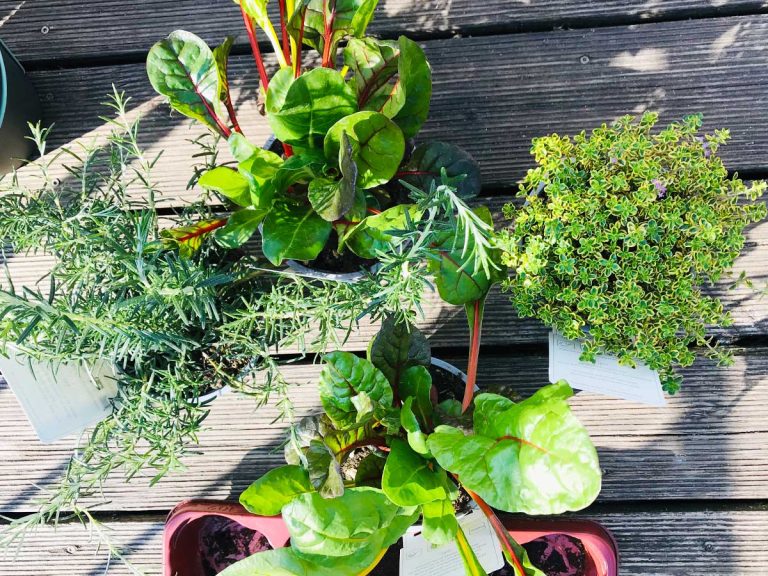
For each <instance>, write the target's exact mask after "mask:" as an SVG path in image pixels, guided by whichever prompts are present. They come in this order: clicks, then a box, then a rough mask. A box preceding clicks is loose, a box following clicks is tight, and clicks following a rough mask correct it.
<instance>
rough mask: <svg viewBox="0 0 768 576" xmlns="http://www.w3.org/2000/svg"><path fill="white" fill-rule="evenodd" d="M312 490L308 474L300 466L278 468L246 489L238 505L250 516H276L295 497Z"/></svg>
mask: <svg viewBox="0 0 768 576" xmlns="http://www.w3.org/2000/svg"><path fill="white" fill-rule="evenodd" d="M312 490H313V488H312V485H311V484H310V483H309V474H307V471H306V470H304V469H303V468H302V467H301V466H290V465H288V466H280V467H279V468H274V469H272V470H270V471H269V472H267V473H266V474H264V476H262V477H261V478H259V479H258V480H256V482H254V483H253V484H251V485H250V486H249V487H248V488H246V490H245V491H244V492H243V493H242V494H240V504H242V505H243V506H244V507H245V509H246V510H248V512H250V513H251V514H257V515H259V516H277V515H278V514H280V512H281V511H282V509H283V506H285V505H286V504H288V502H290V501H291V500H293V499H294V498H295V497H296V496H297V495H299V494H303V493H304V492H311V491H312Z"/></svg>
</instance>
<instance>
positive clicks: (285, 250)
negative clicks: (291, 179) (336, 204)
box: [262, 201, 331, 265]
mask: <svg viewBox="0 0 768 576" xmlns="http://www.w3.org/2000/svg"><path fill="white" fill-rule="evenodd" d="M330 234H331V223H330V222H327V221H325V220H323V219H322V218H321V217H320V216H318V215H317V213H316V212H315V211H314V209H313V208H312V206H310V205H308V204H307V205H301V204H294V203H292V202H290V201H279V202H278V201H276V202H275V204H274V206H273V208H272V210H270V212H269V214H268V215H267V217H266V218H265V219H264V228H263V230H262V237H263V243H262V251H263V252H264V255H265V256H266V257H267V258H268V259H269V261H270V262H272V263H273V264H275V265H279V264H280V263H281V262H282V261H283V260H284V259H286V258H293V259H295V260H312V259H314V258H317V255H318V254H320V251H321V250H322V249H323V246H325V243H326V242H327V241H328V237H329V236H330Z"/></svg>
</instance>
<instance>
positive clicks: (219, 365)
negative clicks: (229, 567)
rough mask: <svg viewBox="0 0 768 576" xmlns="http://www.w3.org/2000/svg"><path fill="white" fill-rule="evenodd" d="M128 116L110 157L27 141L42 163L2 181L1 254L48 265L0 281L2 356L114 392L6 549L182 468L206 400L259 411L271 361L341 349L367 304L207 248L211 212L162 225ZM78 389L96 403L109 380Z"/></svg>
mask: <svg viewBox="0 0 768 576" xmlns="http://www.w3.org/2000/svg"><path fill="white" fill-rule="evenodd" d="M126 104H127V99H126V98H125V97H124V95H122V94H119V93H115V94H114V95H113V100H112V107H113V108H114V112H115V117H114V118H113V119H111V120H110V122H111V124H112V127H113V131H112V133H111V134H110V135H109V137H108V140H107V142H106V143H104V144H103V145H96V144H87V145H82V147H79V148H77V149H72V148H63V149H60V150H59V151H58V152H57V154H49V155H46V154H45V152H46V138H47V136H48V130H45V129H41V128H40V127H39V126H36V127H33V139H34V140H35V142H36V144H37V146H38V149H39V152H40V156H41V158H40V159H39V160H38V161H36V162H35V163H34V164H32V165H30V166H27V167H25V169H24V174H23V175H22V174H20V173H14V174H13V176H12V177H10V178H8V179H6V180H4V181H3V182H2V183H0V238H2V241H3V242H2V245H3V246H5V245H10V246H11V247H12V248H13V250H14V252H15V253H17V254H19V255H22V254H25V253H28V252H42V253H45V254H47V255H49V256H50V257H51V258H52V261H53V264H52V268H51V269H50V270H48V271H41V279H40V282H39V283H38V284H37V285H34V286H24V287H23V288H21V287H19V286H16V285H15V284H14V283H13V277H12V275H10V276H8V277H5V276H4V277H3V280H0V354H2V355H3V356H7V355H13V356H18V357H22V358H23V359H24V362H25V363H28V364H29V365H30V366H32V367H33V368H34V367H38V368H39V367H44V370H42V371H40V370H38V374H39V373H41V372H45V373H46V374H55V375H58V376H59V377H62V375H63V374H65V373H69V372H70V371H69V370H68V368H69V367H74V368H83V369H84V371H85V372H94V371H95V368H96V367H101V366H103V365H105V364H106V366H107V367H108V368H110V370H109V372H112V374H109V375H108V377H109V378H110V379H111V380H113V381H116V382H114V384H116V385H114V386H113V384H110V385H109V389H108V394H107V396H106V397H105V398H104V401H105V404H106V405H105V408H106V410H105V412H104V413H103V414H102V418H103V419H102V420H101V421H100V422H98V423H97V424H96V426H95V428H94V430H93V431H92V433H90V434H89V435H87V436H84V437H83V438H84V443H83V444H82V445H80V446H78V449H77V450H76V452H75V455H74V456H73V458H72V460H71V462H70V464H69V466H68V467H67V469H66V472H65V475H64V478H63V479H62V481H61V483H60V485H59V486H58V488H56V489H54V490H51V491H50V496H49V498H47V499H46V500H45V501H44V502H43V503H42V505H41V506H40V509H39V511H38V512H37V513H35V514H33V515H31V516H28V517H23V518H19V519H16V520H14V521H13V522H11V524H10V525H9V526H6V527H4V528H3V531H2V535H0V545H3V544H7V543H10V542H12V541H14V539H15V536H14V535H16V534H18V533H19V531H22V532H23V531H24V530H26V529H28V528H31V527H34V526H36V525H39V524H41V523H44V522H49V521H50V522H56V521H57V520H58V518H59V517H60V514H61V512H62V510H72V509H74V510H75V513H76V514H77V515H78V516H79V517H80V518H81V519H84V520H90V519H91V517H90V515H89V514H88V513H87V511H86V510H84V509H82V508H81V507H79V506H78V501H79V500H80V499H81V498H82V497H83V496H86V495H91V494H94V493H98V492H99V490H100V486H101V484H102V483H103V482H104V480H105V479H106V478H107V477H108V476H110V475H111V474H112V473H113V472H118V471H121V472H123V473H124V474H125V477H126V479H130V478H132V477H133V476H134V475H136V474H138V473H139V472H142V473H143V474H146V473H147V472H150V473H151V474H154V481H157V480H159V479H160V478H161V477H162V476H164V475H165V474H166V473H168V472H171V471H174V470H176V469H180V468H183V464H182V460H183V456H184V455H185V453H186V452H187V450H188V448H189V446H190V445H194V444H196V443H197V438H198V433H199V431H200V430H201V428H202V423H203V421H204V419H205V416H206V414H207V412H208V410H209V408H210V407H209V405H208V400H209V399H210V398H211V396H208V397H207V398H206V396H205V395H206V394H211V393H214V394H215V391H216V390H220V389H221V388H223V387H226V386H230V385H231V386H232V387H235V388H237V389H239V390H243V391H245V392H247V393H248V394H250V395H253V396H255V397H256V398H257V400H258V399H260V400H261V401H263V400H265V399H266V398H267V396H268V395H269V394H271V393H280V392H281V390H282V387H284V386H285V383H284V381H283V380H282V379H281V377H280V375H279V366H278V358H276V357H274V356H273V354H274V352H275V349H276V347H278V346H279V347H281V348H283V347H289V348H292V349H293V350H295V351H296V353H308V352H314V351H322V350H324V349H325V346H326V343H329V342H333V344H334V346H337V345H339V344H340V343H341V341H340V339H339V338H338V337H337V336H336V333H337V332H336V331H339V332H340V333H342V334H343V333H347V332H348V331H349V330H350V327H351V326H352V325H353V324H354V322H355V321H356V318H357V317H358V315H359V313H360V307H361V306H364V304H363V302H364V298H363V297H362V295H361V292H360V290H361V288H364V285H363V286H361V287H357V286H353V285H349V286H347V285H344V286H341V287H339V286H332V285H330V284H328V283H322V282H313V283H308V282H306V281H304V280H303V279H302V278H300V277H295V276H286V275H277V274H274V273H271V272H269V271H265V266H264V263H263V262H262V261H261V260H260V259H259V258H258V257H256V256H253V255H250V254H249V253H248V252H246V251H242V252H236V251H232V250H228V249H224V248H222V247H220V246H218V245H216V244H214V243H210V242H207V243H206V242H203V241H202V239H198V238H199V236H198V230H199V228H200V226H201V222H203V223H204V222H211V221H214V222H215V216H214V215H213V214H212V213H211V212H210V210H209V208H208V207H207V206H206V205H205V204H202V203H199V204H194V205H190V206H187V207H186V208H184V209H181V210H179V211H176V212H175V213H174V212H173V211H168V212H166V213H165V214H163V213H161V212H160V207H159V206H158V202H159V200H158V199H157V196H159V195H158V194H157V192H158V191H157V189H156V187H155V184H154V181H153V177H152V172H151V169H152V166H153V165H154V163H155V160H156V158H150V157H146V156H145V155H144V153H143V151H142V150H141V148H140V146H139V144H138V141H137V137H138V136H137V135H138V132H139V126H138V121H135V122H134V121H129V120H128V116H127V113H126ZM61 158H69V159H71V162H68V163H67V164H68V165H66V174H67V175H66V176H64V177H62V178H61V179H59V178H55V177H54V176H53V175H52V174H54V173H56V171H57V169H60V168H61V167H60V166H58V164H57V163H58V162H59V160H60V159H61ZM35 169H36V170H37V174H34V171H35ZM35 176H37V177H35ZM6 243H7V244H6ZM191 246H194V247H195V248H196V250H192V249H191V248H190V247H191ZM3 256H5V252H4V253H3ZM369 281H370V282H373V280H369ZM385 308H386V306H384V307H383V308H382V309H385ZM310 323H312V327H313V328H314V329H315V330H316V334H317V337H316V338H314V339H311V338H310V337H309V336H308V333H309V325H310ZM85 372H84V373H85ZM99 372H100V373H101V372H103V370H101V369H100V368H99ZM257 372H258V373H259V375H258V378H257V377H256V373H257ZM104 376H105V377H106V376H107V375H106V374H105V375H104ZM76 377H77V376H76ZM83 378H85V376H80V379H81V380H82V379H83ZM81 383H82V382H81ZM59 384H62V382H59ZM84 384H85V386H86V388H87V387H88V386H91V385H93V388H94V389H95V388H96V387H97V386H99V385H100V384H101V385H104V381H103V380H100V379H99V378H94V381H93V382H85V383H84ZM25 385H26V386H27V387H31V388H33V389H34V388H35V386H36V383H35V382H33V381H30V382H25ZM42 385H43V384H42V382H38V383H37V388H38V390H37V391H38V392H40V389H41V387H42ZM38 396H39V397H40V398H41V399H40V400H39V401H40V402H45V401H48V402H52V400H50V399H46V395H45V394H44V393H40V394H38ZM38 408H40V406H38ZM92 423H93V422H91V421H87V422H86V421H83V422H82V423H81V425H80V427H79V428H78V430H74V429H72V430H63V431H62V432H64V433H67V432H77V431H79V430H82V429H83V428H84V427H85V426H86V425H88V424H92ZM46 439H48V440H52V439H55V438H46Z"/></svg>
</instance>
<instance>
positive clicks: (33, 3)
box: [0, 0, 768, 576]
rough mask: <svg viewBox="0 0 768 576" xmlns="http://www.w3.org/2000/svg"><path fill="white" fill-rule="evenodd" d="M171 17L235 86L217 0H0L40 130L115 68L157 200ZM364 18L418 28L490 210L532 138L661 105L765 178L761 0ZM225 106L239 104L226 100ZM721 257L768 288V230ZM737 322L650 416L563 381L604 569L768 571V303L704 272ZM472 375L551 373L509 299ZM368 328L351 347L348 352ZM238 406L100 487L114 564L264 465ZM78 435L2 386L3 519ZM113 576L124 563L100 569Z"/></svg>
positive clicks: (32, 548) (185, 157)
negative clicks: (191, 452)
mask: <svg viewBox="0 0 768 576" xmlns="http://www.w3.org/2000/svg"><path fill="white" fill-rule="evenodd" d="M176 28H186V29H189V30H191V31H193V32H196V33H198V34H200V35H201V36H203V37H204V38H205V39H206V40H208V41H210V42H216V41H219V40H221V39H222V38H223V37H224V36H225V34H227V33H237V34H240V36H239V38H238V45H237V48H236V51H235V53H236V54H237V56H236V57H235V58H234V64H233V74H232V76H233V78H238V79H242V77H243V75H242V72H243V71H246V70H247V71H248V77H247V78H246V80H245V81H244V82H240V81H238V82H237V89H238V90H239V91H240V92H241V94H243V96H246V95H249V94H253V92H254V89H255V84H254V82H255V79H256V74H255V73H253V72H252V60H251V58H250V56H248V53H247V47H246V45H245V37H244V35H243V34H242V33H241V26H240V21H239V16H238V13H237V9H236V8H235V6H234V5H233V4H232V2H231V0H209V1H207V2H202V1H200V0H197V1H195V0H173V1H171V2H169V1H168V0H142V1H141V2H135V3H129V2H125V1H124V0H90V1H86V0H26V1H24V0H0V37H2V38H3V40H4V41H5V42H6V43H7V44H8V45H9V46H10V48H11V49H12V50H14V51H15V52H16V54H17V56H18V57H19V58H20V59H21V60H22V62H23V63H25V64H26V65H27V67H28V68H29V69H30V71H31V74H32V76H33V78H34V81H35V83H36V86H37V88H38V91H39V93H40V96H41V99H42V101H43V105H44V107H45V113H46V121H47V122H49V123H53V122H55V123H56V131H55V133H54V140H55V143H57V144H62V143H70V142H72V141H74V140H77V139H79V138H83V137H85V138H91V137H93V136H98V135H99V134H100V133H103V132H104V127H103V126H102V125H101V124H102V123H101V122H100V121H99V120H98V117H99V115H101V114H103V113H104V109H103V108H102V107H101V106H100V103H101V102H103V101H104V97H105V95H106V94H107V93H108V92H109V91H110V90H111V84H112V83H114V84H115V85H116V86H117V87H118V88H119V89H122V90H125V91H126V92H127V93H128V94H129V95H130V96H132V97H133V101H132V106H133V107H134V108H135V111H136V113H142V114H143V115H144V117H145V120H144V130H143V139H144V142H145V144H146V145H147V146H148V147H149V148H150V149H151V150H156V151H157V150H161V149H162V150H164V155H163V158H162V160H161V162H160V164H159V168H158V176H159V179H160V180H161V182H162V183H163V189H164V192H165V198H166V202H167V203H168V204H169V205H171V204H177V203H181V202H184V201H187V200H189V199H190V198H191V197H193V196H194V194H196V191H187V190H185V184H186V182H187V180H188V178H189V174H190V150H191V147H190V145H189V143H188V142H187V140H189V139H191V138H193V137H195V136H197V135H198V133H199V132H200V130H199V129H191V128H190V123H188V122H186V121H184V120H182V119H181V118H179V117H178V116H173V117H172V116H171V115H170V114H169V112H168V108H167V107H166V106H165V105H163V104H162V103H161V100H160V99H159V98H157V97H155V96H154V95H153V93H152V91H151V88H150V86H149V83H148V81H147V79H146V75H145V73H144V65H143V60H144V57H145V54H146V51H147V50H148V48H149V47H150V46H151V44H152V43H153V42H154V41H156V40H157V39H159V38H160V37H162V36H164V35H166V34H167V33H169V32H170V31H172V30H174V29H176ZM373 31H374V32H375V33H377V34H380V35H382V36H386V37H396V36H397V35H399V34H401V33H407V34H409V35H411V36H413V37H414V38H416V39H418V40H419V41H422V42H423V44H424V46H425V49H426V50H427V54H428V57H429V59H430V61H431V63H432V66H433V68H434V81H435V95H434V99H433V104H432V113H431V118H430V121H429V122H428V125H427V127H426V130H425V136H431V137H439V138H444V139H446V140H450V141H453V142H456V143H458V144H460V145H462V146H464V147H466V148H467V149H468V150H470V151H471V152H472V153H473V154H474V155H475V157H476V158H477V159H478V160H479V161H480V164H481V166H482V169H483V177H484V184H485V195H486V196H487V198H485V200H487V201H489V202H490V203H491V204H492V205H493V207H495V208H496V209H498V208H499V207H500V206H501V204H502V203H503V202H504V201H505V200H506V199H508V198H509V197H510V196H511V195H512V194H513V193H514V188H515V182H516V181H517V180H518V179H519V178H521V176H522V175H523V174H524V171H525V170H526V169H527V167H529V166H530V165H531V159H530V157H529V155H528V149H529V145H530V139H531V138H532V137H534V136H537V135H542V134H546V133H548V132H551V131H557V132H560V133H573V132H576V131H578V130H580V129H582V128H590V127H593V126H595V125H597V124H599V123H600V122H602V121H610V120H611V119H613V118H615V117H617V116H619V115H622V114H626V113H638V112H642V111H644V110H658V111H660V112H661V115H662V120H664V121H671V120H674V119H678V118H679V117H680V116H681V115H683V114H686V113H691V112H703V113H704V115H705V128H707V129H713V128H716V127H728V128H730V129H731V132H732V136H733V139H732V141H731V143H730V144H729V146H727V147H726V148H725V149H724V153H723V156H724V158H725V159H726V162H727V164H728V166H729V168H730V169H732V170H734V171H738V172H739V173H740V174H741V175H742V176H745V177H749V178H761V177H768V138H766V133H767V132H766V126H768V5H766V3H765V2H764V1H763V0H757V1H755V0H625V1H622V0H605V1H597V0H547V1H536V0H533V1H531V0H485V1H483V2H476V1H474V0H421V1H419V0H381V1H380V8H379V10H378V16H377V19H376V21H375V25H374V27H373ZM241 102H242V100H241ZM238 116H239V117H240V120H241V124H243V125H244V126H245V127H247V132H248V135H249V136H250V137H252V138H253V139H255V140H258V139H259V138H264V137H266V135H267V133H268V128H267V126H266V123H265V122H264V121H263V119H261V118H260V117H259V116H258V114H257V113H256V110H255V107H254V106H253V103H252V102H251V103H247V102H246V103H243V104H242V106H241V111H240V112H239V114H238ZM10 266H11V270H12V272H13V274H14V277H15V278H16V279H17V281H19V282H21V283H24V282H27V283H31V282H33V281H34V279H35V278H36V277H38V276H39V275H40V274H41V271H42V270H44V269H45V266H46V259H45V258H44V257H36V258H29V259H22V258H14V259H12V260H11V261H10ZM737 268H738V269H740V270H746V271H747V272H748V273H749V274H750V275H751V276H752V277H753V278H755V279H756V280H758V281H760V280H762V281H763V282H765V281H768V223H762V224H759V225H756V226H754V227H752V228H751V229H750V230H749V238H748V244H747V247H746V249H745V252H744V254H743V255H742V257H741V258H740V259H739V261H738V265H737ZM711 290H713V291H714V292H715V293H717V294H719V295H721V296H722V297H723V299H724V300H725V301H726V303H727V305H728V308H729V309H730V310H731V311H732V314H733V317H734V325H733V326H731V327H730V328H727V329H722V330H718V331H717V332H716V334H717V336H718V337H719V338H720V339H721V340H723V341H725V342H726V343H727V344H728V345H730V346H733V347H734V348H736V349H737V350H736V362H735V365H734V366H732V367H730V368H717V367H715V366H713V365H711V364H710V363H707V362H701V363H698V364H696V365H695V366H694V367H692V368H690V369H688V370H686V371H685V374H684V376H685V384H684V387H683V390H682V392H681V393H680V394H679V395H678V396H677V397H675V398H672V399H671V400H670V402H669V406H668V407H667V408H664V409H658V408H650V407H642V406H638V405H635V404H631V403H628V402H623V401H620V400H613V399H608V398H604V397H599V396H594V395H588V394H579V395H578V396H577V397H576V398H575V399H574V402H573V404H574V407H575V411H576V412H577V414H578V416H579V417H580V418H581V419H582V421H583V422H584V423H585V424H586V425H587V427H588V428H589V430H590V432H591V434H592V437H593V439H594V441H595V443H596V445H597V446H598V451H599V452H600V457H601V462H602V465H603V468H604V472H605V480H604V489H603V492H602V494H601V496H600V499H599V501H598V502H597V503H596V504H595V505H594V506H593V507H592V508H591V509H589V510H587V511H585V512H584V513H581V514H579V515H578V516H580V517H587V518H594V519H597V520H599V521H601V522H603V523H604V524H605V525H606V526H607V527H608V528H609V529H610V530H612V531H613V532H614V534H615V536H616V538H617V540H618V542H619V546H620V549H621V574H622V575H637V576H652V575H675V576H677V575H681V576H682V575H686V576H701V575H704V574H707V575H722V576H725V575H728V576H738V575H747V574H754V575H765V574H768V568H767V567H768V540H767V539H766V536H765V534H766V530H767V529H768V297H764V298H762V299H761V298H759V297H758V296H756V295H754V294H753V293H752V292H750V291H749V290H747V289H738V290H730V291H729V290H728V289H727V285H726V284H723V285H718V286H715V287H712V288H711ZM486 326H487V328H486V331H485V335H484V340H483V343H484V347H483V350H482V356H481V362H482V367H481V370H480V377H479V382H480V383H481V385H482V386H494V387H495V386H509V387H514V388H515V389H518V390H520V391H521V392H525V391H527V390H531V389H533V388H535V387H537V386H540V385H542V384H544V383H545V382H546V381H547V358H546V352H547V350H546V331H545V330H544V329H543V327H542V326H541V325H540V324H538V323H537V322H534V321H530V320H519V319H517V318H515V316H514V314H513V312H512V311H511V306H510V305H509V304H508V301H507V299H506V297H505V296H504V295H501V294H494V296H493V297H492V298H491V301H490V303H489V305H488V308H487V324H486ZM423 327H424V329H425V331H426V332H427V333H428V334H429V335H430V339H431V342H432V344H433V347H434V348H435V350H436V354H437V355H440V356H442V357H445V358H446V359H455V360H456V362H457V364H459V365H462V363H463V355H464V349H465V348H466V337H467V334H466V328H465V321H464V318H463V315H462V313H461V311H460V310H457V309H455V308H451V307H447V306H444V305H441V304H440V303H439V302H438V299H437V298H434V299H433V300H432V303H431V305H430V306H429V308H428V310H427V314H426V318H425V320H424V322H423ZM373 330H374V328H373V327H364V329H363V330H361V332H360V333H359V334H358V335H355V336H354V337H353V338H352V339H351V341H350V343H349V346H348V347H349V349H351V350H362V349H363V348H364V346H365V344H366V342H367V340H368V339H369V337H370V335H371V334H372V333H373ZM314 374H316V369H315V368H313V367H311V366H297V367H294V368H292V369H291V370H290V372H289V373H288V375H289V377H290V379H291V380H292V381H293V382H295V383H296V384H301V386H297V387H295V388H293V395H294V397H295V402H296V406H297V411H298V413H302V412H306V411H309V410H312V409H313V408H315V407H316V406H317V403H318V402H317V394H316V389H315V387H314V384H313V375H314ZM272 419H273V412H271V410H270V409H269V408H266V409H262V410H259V411H254V406H253V404H252V402H250V401H249V400H248V399H245V398H240V397H236V396H234V395H230V396H228V397H225V398H222V399H220V400H217V401H216V403H215V405H214V408H213V411H212V414H211V416H210V418H209V419H208V420H207V424H208V428H209V429H208V430H207V431H206V432H205V433H204V434H203V435H202V437H201V444H202V446H201V448H202V454H200V455H198V456H193V457H191V458H190V459H189V460H188V465H189V470H188V471H187V472H185V473H183V474H177V475H174V476H169V477H168V478H166V479H164V480H163V481H162V482H160V484H159V485H157V486H155V487H153V488H152V489H149V488H148V486H147V479H145V478H138V479H135V480H134V481H133V482H131V483H129V484H124V483H122V482H120V481H119V480H116V481H114V482H112V483H110V484H109V485H107V486H105V496H106V497H107V499H108V500H109V503H108V504H106V505H103V506H101V507H100V508H99V509H100V510H101V515H102V516H101V517H102V519H103V520H104V522H105V523H106V525H107V526H109V527H110V528H112V529H113V534H112V537H113V539H114V540H115V541H116V542H117V543H118V544H120V545H123V546H125V547H127V548H128V549H129V550H130V552H129V558H130V559H131V560H132V561H133V562H134V563H135V564H136V565H137V566H138V567H139V568H141V569H143V570H144V571H145V573H146V574H148V575H159V574H160V560H161V534H162V525H163V521H164V517H165V514H166V513H167V512H168V510H169V509H170V508H171V507H172V506H173V505H174V504H175V503H176V502H178V501H180V500H183V499H186V498H192V497H212V498H230V497H236V495H237V494H238V493H239V491H240V490H242V489H243V488H244V487H245V486H246V485H247V484H248V483H249V482H250V481H251V480H253V479H254V478H255V477H256V476H258V475H259V474H260V473H262V472H264V471H265V470H266V469H267V468H268V467H270V466H271V465H272V464H274V463H277V462H278V461H279V460H280V457H279V455H276V454H274V453H272V448H273V447H274V446H275V445H276V444H277V443H278V442H279V440H280V438H281V435H282V433H283V432H284V430H285V426H282V425H270V422H271V421H272ZM72 442H73V440H69V441H63V442H60V443H58V444H55V445H51V446H44V445H42V444H40V443H39V442H37V441H36V439H35V437H34V433H33V432H32V430H31V428H30V426H29V425H28V423H27V422H26V420H25V418H24V416H23V415H22V413H21V410H20V408H19V407H18V405H17V404H16V401H15V399H14V398H13V396H12V394H11V393H10V391H9V390H8V389H7V388H6V387H5V385H4V384H3V383H2V381H1V380H0V514H22V513H24V512H25V511H30V510H32V509H34V501H35V499H36V498H37V497H38V496H39V491H38V488H36V486H46V485H50V484H51V483H53V482H55V480H56V478H57V476H58V474H59V472H60V471H61V469H62V467H63V466H64V465H65V463H66V460H67V458H68V455H69V451H70V450H71V448H72ZM105 568H106V563H105V554H104V553H103V552H96V551H95V548H94V546H93V544H92V543H89V536H88V534H87V533H86V532H85V531H84V530H83V529H82V528H81V527H80V526H77V525H66V526H63V527H61V528H60V529H59V530H58V531H56V532H54V531H52V530H49V529H44V530H40V531H39V532H38V533H37V535H35V536H33V537H31V538H30V539H29V540H28V541H27V542H26V544H25V545H24V547H23V548H22V549H21V550H20V552H19V555H18V556H17V557H16V558H11V557H8V558H5V559H3V558H0V576H33V575H34V576H48V575H50V576H54V575H56V576H60V575H61V574H72V575H73V576H97V575H99V574H103V573H105ZM108 573H109V574H116V575H118V574H120V575H122V574H128V571H127V570H126V568H125V567H123V566H121V565H118V564H114V563H113V565H112V566H111V567H110V568H109V571H108Z"/></svg>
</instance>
